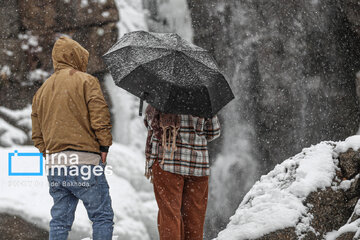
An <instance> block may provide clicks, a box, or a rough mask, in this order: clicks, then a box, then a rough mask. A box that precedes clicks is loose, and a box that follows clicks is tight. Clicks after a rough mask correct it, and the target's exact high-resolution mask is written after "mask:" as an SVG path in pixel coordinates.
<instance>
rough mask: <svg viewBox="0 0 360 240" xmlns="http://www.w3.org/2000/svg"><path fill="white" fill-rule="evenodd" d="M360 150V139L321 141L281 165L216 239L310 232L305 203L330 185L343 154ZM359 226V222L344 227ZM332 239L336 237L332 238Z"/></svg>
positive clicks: (257, 185) (254, 190)
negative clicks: (286, 230) (284, 231)
mask: <svg viewBox="0 0 360 240" xmlns="http://www.w3.org/2000/svg"><path fill="white" fill-rule="evenodd" d="M359 147H360V136H353V137H350V138H348V139H346V140H345V141H344V142H321V143H319V144H317V145H315V146H311V147H310V148H306V149H303V151H302V152H301V153H299V154H297V155H296V156H294V157H292V158H289V159H287V160H285V161H284V162H283V163H281V164H278V165H277V166H276V167H275V168H274V170H272V171H271V172H270V173H268V174H267V175H265V176H262V177H261V179H260V180H259V181H258V182H256V183H255V185H254V186H253V187H252V188H251V190H250V191H249V192H248V193H247V194H246V196H245V197H244V199H243V201H242V202H241V204H240V206H239V208H238V209H237V211H236V213H235V215H234V216H232V217H231V218H230V223H229V224H228V226H227V227H226V229H225V230H223V231H222V232H220V233H219V235H218V237H217V238H216V239H217V240H242V239H244V240H245V239H256V238H259V237H261V236H263V235H265V234H267V233H270V232H274V231H276V230H278V229H284V228H287V227H295V228H296V232H297V234H298V236H299V237H301V232H302V231H304V230H311V227H310V222H311V214H310V213H308V206H305V205H304V204H303V200H305V198H306V197H307V196H308V195H309V194H310V192H312V191H316V190H317V189H324V188H325V187H330V186H331V183H332V180H333V178H334V177H335V170H336V169H337V159H336V158H337V156H338V154H339V153H340V152H345V151H346V150H348V149H349V148H353V149H354V150H357V149H358V148H359ZM299 219H300V221H299ZM356 224H358V222H355V223H353V224H352V225H348V226H344V228H351V227H355V225H356ZM339 231H340V232H342V231H344V229H342V230H341V229H340V230H339ZM335 234H336V235H338V234H339V233H335V232H334V233H332V234H331V236H334V235H335ZM329 239H334V238H332V237H331V238H330V235H329Z"/></svg>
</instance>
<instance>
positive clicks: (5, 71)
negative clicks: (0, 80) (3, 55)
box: [0, 65, 11, 76]
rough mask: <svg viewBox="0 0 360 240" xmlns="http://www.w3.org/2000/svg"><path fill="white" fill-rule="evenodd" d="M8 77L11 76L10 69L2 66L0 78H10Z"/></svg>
mask: <svg viewBox="0 0 360 240" xmlns="http://www.w3.org/2000/svg"><path fill="white" fill-rule="evenodd" d="M10 75H11V70H10V67H9V66H8V65H4V66H2V68H1V70H0V76H10Z"/></svg>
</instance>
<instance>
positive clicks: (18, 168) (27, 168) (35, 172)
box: [8, 150, 44, 176]
mask: <svg viewBox="0 0 360 240" xmlns="http://www.w3.org/2000/svg"><path fill="white" fill-rule="evenodd" d="M8 156H9V158H8V163H9V169H8V173H9V176H42V175H43V174H44V167H43V166H44V159H43V155H42V153H19V152H18V151H17V150H15V151H14V152H10V153H9V155H8Z"/></svg>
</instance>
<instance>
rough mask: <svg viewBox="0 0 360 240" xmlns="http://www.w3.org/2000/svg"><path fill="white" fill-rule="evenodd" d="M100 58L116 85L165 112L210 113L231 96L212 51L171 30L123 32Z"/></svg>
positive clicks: (209, 114)
mask: <svg viewBox="0 0 360 240" xmlns="http://www.w3.org/2000/svg"><path fill="white" fill-rule="evenodd" d="M103 58H104V60H105V63H106V65H107V66H108V69H109V70H110V72H111V75H112V77H113V79H114V81H115V84H116V85H117V86H119V87H121V88H123V89H125V90H127V91H128V92H130V93H132V94H134V95H135V96H138V97H140V98H141V99H142V100H146V102H148V103H149V104H150V105H152V106H153V107H155V108H157V109H158V110H160V111H161V112H164V113H175V114H191V115H194V116H198V117H212V116H214V115H215V114H216V113H217V112H218V111H219V110H220V109H221V108H223V107H224V106H225V105H226V104H227V103H228V102H230V101H231V100H232V99H233V98H234V95H233V93H232V91H231V89H230V86H229V84H228V83H227V81H226V79H225V77H224V76H223V75H222V74H221V73H220V71H219V69H218V67H217V65H216V63H215V61H214V59H213V58H212V57H211V55H210V54H209V53H208V52H207V51H206V50H205V49H202V48H200V47H198V46H195V45H193V44H191V43H189V42H187V41H186V40H184V39H182V38H181V37H180V36H179V35H177V34H175V33H151V32H145V31H136V32H131V33H127V34H125V35H124V36H123V37H122V38H121V39H120V40H119V41H118V42H117V43H116V44H115V45H114V46H112V47H111V48H110V50H109V51H108V52H107V53H106V54H105V55H104V56H103ZM140 108H141V109H142V106H141V107H140Z"/></svg>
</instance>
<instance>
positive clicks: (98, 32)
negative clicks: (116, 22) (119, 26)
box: [96, 28, 105, 36]
mask: <svg viewBox="0 0 360 240" xmlns="http://www.w3.org/2000/svg"><path fill="white" fill-rule="evenodd" d="M96 33H97V34H98V35H99V36H103V35H104V33H105V31H104V29H102V28H98V30H97V31H96Z"/></svg>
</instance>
